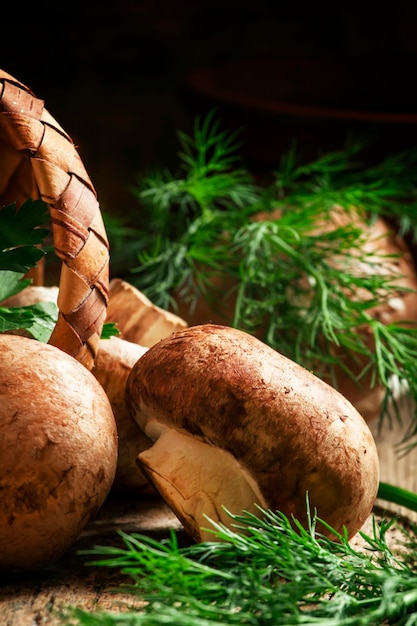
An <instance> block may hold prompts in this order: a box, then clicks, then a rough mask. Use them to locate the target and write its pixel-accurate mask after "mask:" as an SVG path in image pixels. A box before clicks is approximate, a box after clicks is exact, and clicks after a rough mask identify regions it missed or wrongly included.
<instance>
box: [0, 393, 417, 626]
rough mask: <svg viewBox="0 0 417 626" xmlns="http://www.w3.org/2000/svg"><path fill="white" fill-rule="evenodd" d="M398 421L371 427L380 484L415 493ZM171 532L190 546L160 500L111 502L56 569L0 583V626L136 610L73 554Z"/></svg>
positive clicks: (105, 572) (111, 578) (414, 463)
mask: <svg viewBox="0 0 417 626" xmlns="http://www.w3.org/2000/svg"><path fill="white" fill-rule="evenodd" d="M402 417H403V419H404V425H403V427H400V426H399V425H398V424H397V423H394V424H393V425H392V428H390V427H389V425H388V423H387V424H386V425H385V426H384V428H383V430H382V432H381V433H378V425H377V423H375V424H373V425H372V430H373V432H374V433H375V439H376V443H377V448H378V452H379V455H380V463H381V479H382V480H384V481H389V482H391V483H393V484H397V485H400V486H402V487H404V488H407V489H410V490H413V491H416V490H417V449H416V450H414V451H412V452H411V453H409V454H408V455H407V456H406V457H402V458H399V457H398V455H397V452H396V449H397V443H398V441H400V439H401V437H402V435H403V433H404V429H405V428H406V425H407V423H408V422H409V419H410V416H409V409H408V407H407V406H406V405H405V404H404V409H403V412H402ZM374 514H375V516H376V517H377V519H378V518H379V517H381V516H383V517H387V516H389V517H391V516H393V515H395V516H397V515H398V516H401V515H406V516H407V518H408V519H411V520H413V521H416V520H417V515H416V514H411V515H410V514H409V512H408V511H406V510H404V509H401V508H400V507H396V506H393V505H387V503H385V502H383V501H380V500H377V501H376V506H375V509H374V512H373V514H372V515H374ZM169 529H174V530H175V531H176V532H177V533H178V535H179V537H180V541H183V542H187V541H188V538H187V537H186V536H185V534H184V533H183V530H182V527H181V525H180V524H179V522H178V521H177V519H176V518H175V516H174V515H173V514H172V512H171V511H170V510H169V508H168V507H167V506H166V504H165V503H164V502H162V501H161V500H160V499H158V498H153V497H148V498H144V499H143V500H141V501H140V500H137V499H136V500H135V501H133V499H132V498H129V497H118V498H113V499H111V498H110V499H109V500H108V501H107V502H106V503H105V504H104V506H103V508H102V510H101V511H100V512H99V514H98V515H97V517H96V518H95V519H94V520H92V521H91V522H90V524H89V525H88V526H87V528H86V529H85V530H84V531H83V533H82V534H81V536H80V537H79V539H78V540H77V542H76V543H75V545H74V546H73V548H72V549H71V550H70V551H69V553H68V554H66V555H65V557H63V558H61V559H60V560H59V561H58V562H57V563H56V564H55V565H54V566H51V567H49V568H47V569H46V570H45V571H43V572H42V573H39V574H37V575H32V576H29V577H27V578H24V579H20V580H3V581H0V624H1V626H35V625H36V626H38V625H39V626H62V624H63V623H62V620H60V618H59V611H62V610H63V609H65V608H66V607H68V606H79V607H83V608H84V609H87V610H94V609H97V608H102V609H105V610H113V611H125V610H127V609H129V608H139V607H140V599H135V602H134V604H133V605H132V597H131V596H130V595H127V594H124V593H123V591H122V589H120V588H119V586H120V585H121V584H123V583H125V582H127V581H126V579H124V578H123V577H122V576H121V575H120V574H119V573H118V572H117V571H113V570H111V569H108V568H103V569H100V568H93V567H87V566H86V565H85V562H86V560H85V558H83V557H81V556H80V555H79V554H77V552H78V550H80V549H88V548H91V547H92V546H93V545H97V544H99V545H117V542H118V541H119V539H118V534H117V532H118V530H123V531H125V532H127V533H130V532H140V533H149V534H151V535H152V536H155V537H158V538H162V537H166V536H167V535H168V531H169ZM364 530H365V531H366V532H368V533H370V534H372V516H371V517H370V518H369V519H368V520H367V522H366V523H365V526H364ZM387 539H388V541H389V542H390V544H391V545H392V546H395V545H396V544H397V542H398V531H396V529H395V528H393V529H391V530H390V531H389V533H388V535H387ZM352 544H353V545H354V546H355V547H356V548H360V547H361V546H362V544H363V542H362V540H361V539H360V537H359V536H356V537H355V538H354V539H353V540H352ZM115 590H116V591H117V592H116V593H115Z"/></svg>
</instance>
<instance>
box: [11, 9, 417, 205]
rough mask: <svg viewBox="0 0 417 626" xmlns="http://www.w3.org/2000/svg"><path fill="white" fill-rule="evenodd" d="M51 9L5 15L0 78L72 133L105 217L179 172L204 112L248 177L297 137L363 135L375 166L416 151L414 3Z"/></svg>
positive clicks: (332, 143)
mask: <svg viewBox="0 0 417 626" xmlns="http://www.w3.org/2000/svg"><path fill="white" fill-rule="evenodd" d="M58 4H59V6H58V5H54V7H53V8H51V7H50V6H49V5H48V4H42V3H38V4H37V5H36V6H29V7H27V6H26V7H25V8H23V7H22V6H20V5H19V6H18V5H16V6H14V5H8V15H7V16H5V17H3V18H2V21H1V24H2V30H1V40H0V41H1V42H2V44H1V67H2V69H3V70H5V71H7V72H9V73H10V74H12V75H14V76H15V77H16V78H18V79H19V80H21V81H22V82H24V83H25V84H26V85H28V86H29V87H30V88H31V89H32V90H33V91H34V92H35V94H36V95H37V96H38V97H39V98H41V99H44V100H45V102H46V108H47V109H48V110H49V112H50V113H51V114H52V115H53V116H54V117H55V118H56V119H57V120H58V122H59V123H60V124H61V125H62V126H63V127H64V129H65V130H66V131H67V132H68V133H69V134H70V135H71V136H72V138H73V140H74V141H75V143H76V144H77V146H78V149H79V152H80V155H81V158H82V160H83V161H84V164H85V166H86V168H87V171H88V172H89V174H90V176H91V178H92V181H93V183H94V185H95V187H96V189H97V192H98V196H99V200H100V203H101V206H102V208H103V209H104V210H105V211H109V212H112V211H115V212H118V213H120V214H123V213H124V212H130V211H132V210H133V211H135V210H136V211H137V210H140V209H139V208H138V206H137V203H136V201H134V200H133V199H132V196H131V193H130V191H129V187H130V185H132V184H133V183H134V181H135V178H136V175H137V174H138V173H139V174H140V173H143V172H144V171H145V170H148V169H149V168H151V167H153V166H154V165H162V166H165V167H168V168H171V169H172V168H173V167H175V166H176V163H177V160H176V153H177V150H178V144H177V139H176V131H177V129H181V130H184V131H186V132H190V131H191V130H192V126H193V123H194V119H195V116H196V115H202V114H204V113H206V112H207V111H208V110H209V109H210V108H211V107H212V106H216V108H217V111H218V116H219V117H220V118H221V119H222V121H223V122H224V124H225V126H227V127H230V128H232V127H234V126H235V127H239V128H242V132H243V136H244V141H245V143H244V146H245V147H244V148H243V150H244V154H245V157H246V158H247V160H248V163H249V165H250V166H251V167H252V168H253V169H254V170H256V171H262V170H265V171H266V170H268V169H270V168H273V167H274V165H276V164H277V163H278V161H279V157H280V154H282V152H283V151H285V150H286V148H288V146H289V145H290V144H291V142H292V140H293V139H294V138H295V139H297V141H299V142H300V143H301V144H302V145H303V146H305V147H307V149H308V150H310V151H313V150H314V151H316V150H326V149H330V148H331V149H332V148H338V147H340V146H341V144H342V142H343V139H344V137H345V136H346V135H347V134H348V133H351V132H353V133H358V134H359V135H361V134H367V133H370V134H374V135H375V137H377V145H378V148H377V151H378V155H380V154H381V155H382V154H383V153H387V154H389V153H390V152H392V151H396V150H397V149H398V148H400V149H402V148H403V147H408V146H410V145H411V146H412V145H414V144H415V142H416V134H417V133H416V128H417V96H416V94H417V76H416V73H417V72H416V67H417V65H416V57H417V37H416V19H415V18H416V14H417V11H416V9H415V8H414V5H415V4H416V3H414V2H404V1H402V0H396V1H388V0H385V1H384V0H381V1H379V2H377V3H373V2H368V3H367V2H366V0H362V1H361V2H359V1H357V0H353V1H351V2H334V1H332V2H330V1H316V2H311V1H309V2H307V1H304V2H296V1H292V2H290V1H289V0H288V2H285V3H284V2H279V1H273V0H270V1H267V0H257V1H256V2H254V1H252V2H250V1H249V0H246V1H241V2H237V1H232V0H222V1H216V0H214V1H213V0H212V1H210V2H209V1H207V0H203V1H202V2H196V1H195V2H191V1H188V0H178V1H177V2H174V1H173V2H169V1H168V0H164V1H162V2H151V1H150V0H144V1H138V2H128V1H126V0H119V1H118V2H111V3H105V2H103V3H98V2H97V3H96V2H85V3H84V4H80V3H75V4H74V3H73V4H62V3H58ZM207 71H209V73H208V74H207ZM210 81H211V82H210ZM213 85H214V86H215V87H216V89H217V92H216V93H214V88H213ZM226 92H227V97H226V96H225V93H226ZM283 103H284V105H285V107H284V110H283V109H282V104H283ZM300 105H302V107H304V108H303V109H302V110H301V111H300V110H297V106H300ZM292 107H293V108H292Z"/></svg>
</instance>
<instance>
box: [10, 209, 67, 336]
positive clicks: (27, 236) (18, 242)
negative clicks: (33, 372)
mask: <svg viewBox="0 0 417 626" xmlns="http://www.w3.org/2000/svg"><path fill="white" fill-rule="evenodd" d="M47 219H48V210H47V206H46V204H45V203H44V202H43V201H41V200H32V199H30V198H29V199H28V200H27V201H26V202H24V203H23V204H22V206H21V207H20V209H19V210H17V208H16V205H15V204H10V205H7V206H5V207H2V208H1V209H0V302H2V301H3V300H6V299H7V298H10V297H11V296H14V295H16V294H17V293H19V292H20V291H22V290H23V289H25V287H28V286H29V285H30V284H31V282H32V281H31V279H28V278H25V273H26V272H27V271H28V270H29V269H30V268H33V267H36V265H37V263H38V261H39V260H40V259H41V258H42V257H43V256H44V255H45V251H44V250H43V248H42V247H41V244H42V243H43V241H44V239H45V237H46V235H47V234H48V232H49V230H48V229H47V228H45V227H44V225H45V223H46V222H47ZM57 318H58V308H57V306H56V304H55V303H53V302H41V303H37V304H32V305H28V306H23V307H4V306H0V332H2V333H7V332H13V331H16V330H22V329H23V330H26V331H27V332H28V333H30V334H31V335H32V337H34V338H35V339H37V340H38V341H43V342H47V341H48V339H49V337H50V336H51V332H52V330H53V328H54V326H55V324H56V320H57Z"/></svg>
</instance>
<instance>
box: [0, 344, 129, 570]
mask: <svg viewBox="0 0 417 626" xmlns="http://www.w3.org/2000/svg"><path fill="white" fill-rule="evenodd" d="M0 398H1V403H0V494H1V497H0V528H1V533H0V572H8V573H9V572H11V571H16V572H20V571H30V570H35V569H39V568H41V567H43V566H45V565H47V564H49V563H51V562H53V561H55V560H56V559H57V558H59V557H60V556H61V555H63V554H64V553H65V552H66V551H67V550H68V549H69V548H70V546H71V545H72V544H73V542H74V541H75V539H76V538H77V537H78V535H79V534H80V533H81V531H82V530H83V529H84V527H85V526H86V525H87V523H88V522H89V520H90V519H91V518H92V517H93V516H94V515H95V514H96V513H97V511H98V510H99V509H100V507H101V505H102V504H103V502H104V500H105V499H106V497H107V495H108V493H109V490H110V487H111V485H112V482H113V479H114V476H115V471H116V463H117V431H116V423H115V420H114V416H113V412H112V409H111V405H110V402H109V399H108V398H107V396H106V394H105V392H104V390H103V388H102V387H101V386H100V384H99V383H98V382H97V380H96V379H95V378H94V376H93V374H92V373H91V372H90V371H88V370H87V369H86V368H85V367H84V366H83V365H82V364H81V363H80V362H79V361H77V360H76V359H74V358H73V357H72V356H70V355H68V354H67V353H65V352H63V351H61V350H60V349H59V348H56V347H54V346H52V345H48V344H44V343H41V342H39V341H35V340H33V339H29V338H27V337H21V336H18V335H7V334H4V335H0Z"/></svg>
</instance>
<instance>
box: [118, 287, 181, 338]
mask: <svg viewBox="0 0 417 626" xmlns="http://www.w3.org/2000/svg"><path fill="white" fill-rule="evenodd" d="M107 321H108V322H114V323H115V324H116V325H117V327H118V329H119V331H120V333H121V337H122V339H126V340H127V341H132V342H134V343H138V344H139V345H141V346H146V347H150V346H152V345H153V344H154V343H156V342H157V341H159V340H160V339H161V337H166V336H167V335H169V334H170V333H172V332H175V331H177V330H181V329H182V328H186V326H187V323H186V322H185V320H183V319H182V318H181V317H178V316H177V315H175V314H174V313H171V312H170V311H165V310H164V309H161V308H160V307H158V306H156V305H155V304H154V303H153V302H151V300H149V298H147V297H146V296H145V295H144V294H143V293H142V292H141V291H140V290H139V289H136V287H134V286H133V285H131V284H130V283H128V282H127V281H126V280H123V279H121V278H113V279H112V280H111V281H110V285H109V302H108V305H107Z"/></svg>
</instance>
